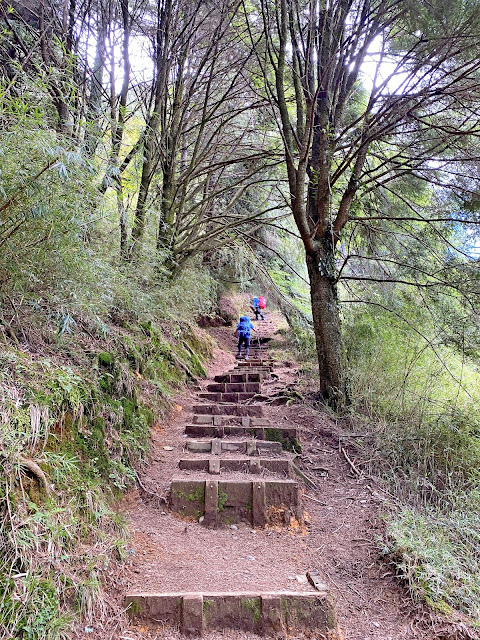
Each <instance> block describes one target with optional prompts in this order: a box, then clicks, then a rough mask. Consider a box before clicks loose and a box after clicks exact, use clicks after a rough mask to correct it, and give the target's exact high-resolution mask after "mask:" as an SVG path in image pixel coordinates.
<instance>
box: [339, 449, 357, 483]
mask: <svg viewBox="0 0 480 640" xmlns="http://www.w3.org/2000/svg"><path fill="white" fill-rule="evenodd" d="M341 452H342V453H343V455H344V457H345V460H346V461H347V462H348V464H349V465H350V468H351V469H352V471H353V472H354V473H355V474H356V475H357V476H361V475H362V472H361V471H360V470H359V469H357V467H356V466H355V464H354V463H353V462H352V461H351V460H350V458H349V457H348V453H347V452H346V451H345V449H344V448H343V447H342V448H341Z"/></svg>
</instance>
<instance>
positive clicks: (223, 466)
mask: <svg viewBox="0 0 480 640" xmlns="http://www.w3.org/2000/svg"><path fill="white" fill-rule="evenodd" d="M212 460H217V461H218V463H219V464H218V471H217V470H216V468H215V469H214V470H213V471H212V469H211V461H212ZM178 468H179V469H181V470H182V471H202V472H208V473H222V472H226V473H228V472H229V471H230V472H231V471H242V472H245V473H262V471H269V472H270V473H278V474H281V475H284V476H288V477H291V476H292V475H293V471H292V465H291V463H290V460H288V459H286V458H181V459H180V460H179V461H178Z"/></svg>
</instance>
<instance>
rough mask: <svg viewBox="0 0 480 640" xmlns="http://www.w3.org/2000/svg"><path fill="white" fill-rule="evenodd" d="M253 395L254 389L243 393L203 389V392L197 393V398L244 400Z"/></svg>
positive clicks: (218, 400) (225, 400)
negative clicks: (214, 391) (216, 391)
mask: <svg viewBox="0 0 480 640" xmlns="http://www.w3.org/2000/svg"><path fill="white" fill-rule="evenodd" d="M255 395H257V392H255V391H249V392H244V393H212V392H211V391H205V392H204V393H199V394H198V396H199V398H203V399H204V400H209V401H210V402H245V401H246V400H250V398H253V396H255Z"/></svg>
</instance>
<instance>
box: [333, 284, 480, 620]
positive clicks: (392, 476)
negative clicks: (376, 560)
mask: <svg viewBox="0 0 480 640" xmlns="http://www.w3.org/2000/svg"><path fill="white" fill-rule="evenodd" d="M412 302H413V301H412V300H411V299H410V297H408V296H403V297H402V296H400V295H398V292H397V297H396V300H395V301H394V302H393V303H390V308H391V311H394V313H392V312H391V311H390V312H389V311H387V309H386V308H381V307H379V306H375V305H373V306H370V305H368V306H365V307H364V308H362V309H358V308H357V309H356V310H350V311H349V312H348V313H347V314H346V320H345V337H346V348H347V354H348V361H349V373H350V380H351V384H352V397H353V399H354V402H355V406H354V409H355V410H356V412H357V415H356V417H355V418H354V419H355V421H356V422H357V423H358V424H359V425H361V426H360V428H362V429H365V428H367V430H368V431H369V432H371V434H372V435H371V439H370V441H369V442H368V443H366V444H365V445H364V450H363V453H364V455H365V456H366V457H367V458H368V459H369V462H368V468H369V470H370V473H372V474H375V475H377V476H382V477H383V478H384V480H385V482H387V483H388V484H389V486H390V490H391V491H393V492H394V494H395V495H396V497H397V498H398V499H400V501H401V502H402V503H403V504H404V505H405V506H404V507H401V508H400V509H399V510H398V511H396V512H392V513H391V514H390V515H389V517H388V523H387V540H386V542H385V547H384V551H385V553H388V554H389V556H390V557H391V559H392V561H393V562H394V563H395V564H396V566H397V567H398V571H399V574H400V575H401V576H402V577H403V578H404V579H405V581H406V582H407V584H408V586H409V589H410V591H411V593H412V596H413V597H414V598H416V599H419V600H422V601H424V602H426V603H427V604H429V605H430V606H432V607H433V608H434V609H436V610H437V611H440V612H442V613H447V614H448V613H450V612H451V610H452V609H458V610H459V611H461V612H463V613H464V614H466V615H468V616H470V617H471V618H472V621H473V622H472V624H476V625H478V624H480V609H479V607H478V601H479V600H478V596H479V593H478V584H479V579H480V570H479V568H480V553H479V545H478V541H479V540H480V526H479V520H478V508H479V497H478V491H477V488H476V487H478V483H479V481H480V471H479V470H480V440H479V434H480V420H479V416H478V403H479V400H480V397H479V389H480V385H479V382H480V381H479V370H478V366H477V364H476V362H475V361H474V360H471V359H469V358H468V357H467V356H466V354H465V353H463V354H462V353H461V352H459V351H458V348H457V347H456V345H455V344H452V343H451V341H450V340H445V337H446V336H445V335H444V334H442V333H441V332H439V331H438V325H437V326H435V327H432V325H431V316H430V314H429V312H428V310H427V309H426V308H425V306H424V305H423V306H422V305H418V304H417V305H414V304H412ZM450 309H451V312H452V314H453V313H454V311H455V307H454V306H453V305H450ZM437 311H438V306H437ZM401 318H406V319H407V321H405V320H402V319H401ZM416 327H419V328H421V333H419V330H418V329H416ZM364 423H368V427H366V425H365V424H364ZM358 447H359V450H360V451H362V444H361V440H360V439H359V442H358ZM359 460H361V453H359V458H358V457H357V462H358V461H359Z"/></svg>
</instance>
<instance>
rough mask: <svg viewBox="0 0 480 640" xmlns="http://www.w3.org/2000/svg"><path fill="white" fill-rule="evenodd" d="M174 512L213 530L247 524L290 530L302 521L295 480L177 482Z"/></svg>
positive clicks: (173, 484) (173, 485) (173, 487)
mask: <svg viewBox="0 0 480 640" xmlns="http://www.w3.org/2000/svg"><path fill="white" fill-rule="evenodd" d="M169 504H170V508H171V510H172V511H173V512H174V513H176V514H178V515H179V516H181V517H182V518H194V519H195V520H198V519H200V518H201V517H202V516H203V518H204V519H203V521H202V522H203V524H205V525H206V526H210V527H217V526H220V525H230V524H234V523H238V522H246V523H248V524H249V525H251V526H253V527H264V526H265V525H267V524H271V525H277V526H289V524H290V522H291V518H292V517H293V518H296V519H297V520H298V521H302V520H303V509H302V507H301V502H300V490H299V486H298V483H297V482H296V481H295V480H270V479H269V480H265V479H263V478H259V479H257V480H250V479H246V480H227V479H225V480H214V479H207V480H204V479H203V478H198V479H191V478H188V479H184V478H174V479H173V480H172V482H171V484H170V499H169Z"/></svg>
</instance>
